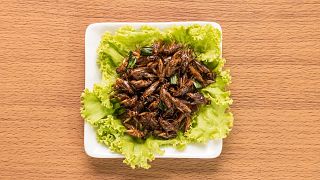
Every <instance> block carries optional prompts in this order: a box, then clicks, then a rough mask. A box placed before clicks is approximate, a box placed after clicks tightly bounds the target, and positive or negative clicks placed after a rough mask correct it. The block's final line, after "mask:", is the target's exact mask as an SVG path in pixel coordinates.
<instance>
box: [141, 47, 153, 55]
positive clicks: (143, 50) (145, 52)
mask: <svg viewBox="0 0 320 180" xmlns="http://www.w3.org/2000/svg"><path fill="white" fill-rule="evenodd" d="M140 54H141V55H142V56H151V55H152V47H143V48H141V50H140Z"/></svg>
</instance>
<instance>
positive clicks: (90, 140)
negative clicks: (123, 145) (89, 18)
mask: <svg viewBox="0 0 320 180" xmlns="http://www.w3.org/2000/svg"><path fill="white" fill-rule="evenodd" d="M191 24H200V25H205V24H211V25H212V26H214V27H215V28H218V29H219V30H220V31H221V27H220V25H219V24H217V23H215V22H197V21H193V22H157V23H131V22H121V23H95V24H90V25H89V26H88V27H87V30H86V34H85V87H86V88H88V89H90V90H91V89H92V88H93V84H94V83H97V82H100V80H101V74H100V71H99V68H98V66H97V63H96V59H97V53H96V52H97V48H98V46H99V43H100V40H101V37H102V35H103V34H104V32H106V31H109V32H111V33H114V32H115V31H116V30H117V29H118V28H120V27H122V26H125V25H130V26H133V27H135V28H139V27H140V26H141V25H149V26H153V27H157V28H159V29H164V28H167V27H170V26H173V25H183V26H187V25H191ZM220 46H221V47H222V44H221V45H220ZM221 49H222V48H221ZM84 149H85V152H86V153H87V154H88V155H89V156H91V157H95V158H122V157H123V156H122V155H120V154H118V153H114V152H111V151H110V150H109V149H108V147H106V146H104V145H102V144H99V143H98V142H97V140H96V134H95V131H94V129H93V127H92V126H90V125H89V124H88V123H86V122H85V124H84ZM164 150H165V154H164V155H162V156H156V157H160V158H215V157H218V156H219V155H220V153H221V150H222V139H217V140H212V141H209V142H208V143H207V144H201V145H200V144H190V145H188V146H187V147H186V149H185V150H184V151H178V150H175V149H174V148H170V147H166V148H164Z"/></svg>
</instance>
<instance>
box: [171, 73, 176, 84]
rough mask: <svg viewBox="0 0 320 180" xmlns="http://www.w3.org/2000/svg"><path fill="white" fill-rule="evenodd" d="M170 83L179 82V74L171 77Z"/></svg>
mask: <svg viewBox="0 0 320 180" xmlns="http://www.w3.org/2000/svg"><path fill="white" fill-rule="evenodd" d="M170 83H171V84H177V83H178V76H177V74H175V75H174V76H171V78H170Z"/></svg>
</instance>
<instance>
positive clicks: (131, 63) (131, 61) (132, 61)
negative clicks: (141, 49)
mask: <svg viewBox="0 0 320 180" xmlns="http://www.w3.org/2000/svg"><path fill="white" fill-rule="evenodd" d="M128 59H129V62H128V65H127V69H128V68H134V66H135V65H136V62H137V58H136V57H134V56H132V51H130V52H129V57H128Z"/></svg>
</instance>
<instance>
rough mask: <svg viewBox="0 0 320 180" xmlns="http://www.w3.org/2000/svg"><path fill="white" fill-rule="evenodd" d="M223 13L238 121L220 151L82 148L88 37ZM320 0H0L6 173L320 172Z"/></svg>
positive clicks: (243, 175)
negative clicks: (109, 153) (135, 155)
mask: <svg viewBox="0 0 320 180" xmlns="http://www.w3.org/2000/svg"><path fill="white" fill-rule="evenodd" d="M188 20H204V21H216V22H218V23H220V24H221V26H222V28H223V55H224V57H226V58H227V60H228V63H227V67H228V68H230V69H231V73H232V75H233V84H232V85H231V87H230V89H231V91H232V95H233V99H234V105H233V106H232V111H233V113H234V115H235V124H234V129H233V131H232V133H231V134H230V136H229V137H228V138H227V139H226V140H225V141H224V147H223V152H222V155H221V156H220V157H219V158H217V159H157V160H155V161H154V162H153V163H152V168H151V169H149V170H142V169H138V170H131V169H130V168H128V167H127V166H126V165H124V164H122V162H121V160H120V159H94V158H90V157H88V156H87V155H86V154H85V153H84V149H83V120H82V119H81V117H80V115H79V108H80V103H79V101H80V99H79V96H80V93H81V91H82V90H83V88H84V33H85V29H86V27H87V26H88V25H89V24H90V23H95V22H112V21H188ZM319 58H320V1H319V0H309V1H293V0H270V1H264V0H252V1H246V0H245V1H240V0H233V1H222V0H218V1H212V2H211V1H205V0H202V1H193V0H187V1H184V2H183V3H181V2H180V1H178V0H159V1H143V0H121V1H98V0H92V1H84V0H73V1H62V0H61V1H60V0H56V1H49V0H46V1H37V0H34V1H32V0H27V1H22V0H1V3H0V84H1V88H0V97H1V98H0V107H1V111H0V179H319V178H320V172H319V171H320V115H319V114H320V59H319Z"/></svg>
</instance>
